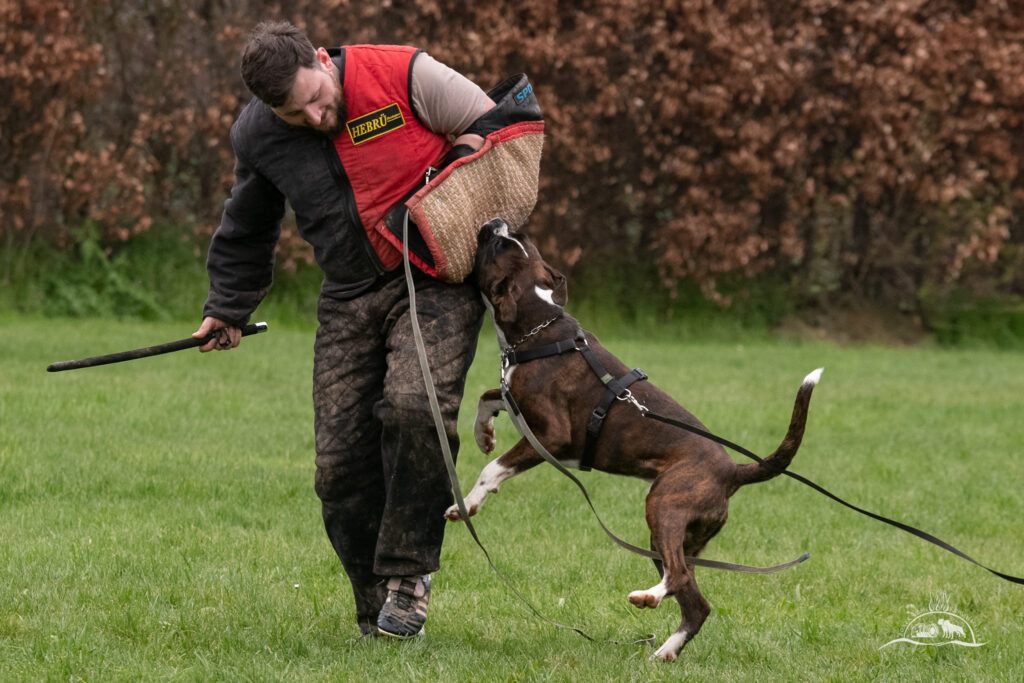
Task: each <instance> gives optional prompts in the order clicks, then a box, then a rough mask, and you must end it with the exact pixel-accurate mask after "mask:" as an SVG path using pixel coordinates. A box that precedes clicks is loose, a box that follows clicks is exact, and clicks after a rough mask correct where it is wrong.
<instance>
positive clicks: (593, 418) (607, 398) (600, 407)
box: [579, 346, 647, 472]
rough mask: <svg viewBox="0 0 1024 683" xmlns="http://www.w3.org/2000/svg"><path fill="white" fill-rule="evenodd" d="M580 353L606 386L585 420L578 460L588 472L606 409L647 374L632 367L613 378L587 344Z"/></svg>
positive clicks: (592, 464)
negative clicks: (585, 427)
mask: <svg viewBox="0 0 1024 683" xmlns="http://www.w3.org/2000/svg"><path fill="white" fill-rule="evenodd" d="M580 353H582V354H583V357H584V358H585V359H586V360H587V365H589V366H590V369H591V370H593V371H594V374H595V375H597V377H598V379H600V380H601V382H603V383H604V385H605V387H606V390H605V392H604V396H602V397H601V402H600V403H598V404H597V407H596V408H594V412H593V413H591V414H590V419H589V420H587V440H586V442H585V443H584V444H583V457H582V459H581V460H580V465H579V469H580V471H581V472H589V471H590V470H591V469H592V468H593V466H594V456H595V455H596V453H597V439H598V437H599V436H601V427H603V426H604V419H605V418H606V417H608V410H609V409H610V408H611V407H612V403H614V402H615V399H617V398H623V397H625V395H626V392H627V391H628V390H629V386H630V385H631V384H633V383H634V382H639V381H640V380H645V379H647V374H646V373H644V371H643V370H641V369H640V368H634V369H632V370H630V371H629V372H627V373H626V374H625V375H623V376H622V377H619V378H618V379H615V378H613V377H612V376H611V374H609V372H608V371H607V370H605V368H604V366H603V365H601V362H600V361H599V360H597V356H595V355H594V352H593V351H591V350H590V347H589V346H583V347H581V348H580Z"/></svg>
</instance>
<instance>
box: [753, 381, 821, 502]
mask: <svg viewBox="0 0 1024 683" xmlns="http://www.w3.org/2000/svg"><path fill="white" fill-rule="evenodd" d="M823 371H824V368H818V369H817V370H815V371H814V372H812V373H811V374H809V375H807V377H804V381H803V383H802V384H801V385H800V390H799V391H797V393H796V402H795V404H794V405H793V418H792V419H791V420H790V422H789V431H787V432H786V437H785V438H784V439H783V440H782V443H781V444H779V447H778V448H776V449H775V452H774V453H772V454H771V455H769V456H768V457H767V458H765V459H764V460H763V461H762V462H752V463H743V464H737V465H736V488H739V487H740V486H745V485H747V484H756V483H757V482H759V481H768V480H769V479H772V478H773V477H777V476H779V475H780V474H782V471H783V470H785V469H786V468H787V467H789V463H791V462H792V461H793V456H794V455H796V452H797V449H799V448H800V442H801V441H802V440H803V438H804V426H805V425H806V424H807V408H808V406H809V405H810V403H811V393H812V392H813V391H814V387H815V386H816V385H817V384H818V380H820V379H821V373H822V372H823Z"/></svg>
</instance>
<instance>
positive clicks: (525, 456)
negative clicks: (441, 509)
mask: <svg viewBox="0 0 1024 683" xmlns="http://www.w3.org/2000/svg"><path fill="white" fill-rule="evenodd" d="M542 462H544V459H543V458H542V457H541V456H540V455H538V454H537V451H535V450H533V447H532V446H531V445H530V444H529V442H527V440H526V439H520V440H519V442H518V443H516V445H515V446H513V447H512V448H511V449H509V451H508V452H507V453H505V454H504V455H502V456H500V457H498V458H495V459H494V460H492V461H490V462H489V463H487V464H486V465H485V466H484V468H483V470H482V471H481V472H480V476H479V477H477V480H476V484H474V485H473V488H472V490H471V491H470V492H469V493H468V494H466V498H465V503H466V512H468V513H469V516H470V517H472V516H473V515H475V514H476V513H477V512H479V511H480V507H481V506H482V505H483V504H484V501H485V500H487V495H488V494H489V493H497V492H498V486H499V485H500V484H501V483H502V482H504V481H506V480H508V479H511V478H512V477H514V476H516V475H517V474H519V473H520V472H525V471H526V470H528V469H530V468H531V467H533V466H534V465H538V464H540V463H542ZM444 516H445V517H447V518H448V519H449V520H451V521H453V522H461V521H462V513H460V512H459V506H458V505H452V506H451V507H450V508H448V509H447V510H446V511H445V513H444Z"/></svg>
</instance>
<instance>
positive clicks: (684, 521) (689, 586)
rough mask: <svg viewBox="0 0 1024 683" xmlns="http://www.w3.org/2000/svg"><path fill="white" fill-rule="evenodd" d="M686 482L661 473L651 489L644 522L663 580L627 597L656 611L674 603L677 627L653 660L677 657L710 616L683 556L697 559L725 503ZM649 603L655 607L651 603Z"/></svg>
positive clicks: (719, 521) (719, 525) (715, 529)
mask: <svg viewBox="0 0 1024 683" xmlns="http://www.w3.org/2000/svg"><path fill="white" fill-rule="evenodd" d="M687 483H688V484H689V485H684V480H682V479H680V478H678V477H674V476H664V475H663V476H662V477H659V479H658V480H657V481H656V482H655V485H654V486H653V487H652V488H651V493H650V494H648V497H647V524H648V526H649V527H650V529H651V547H652V548H653V549H654V550H655V551H656V552H657V553H658V555H660V556H661V563H662V579H661V583H659V584H658V585H657V586H655V587H654V588H652V589H649V590H647V591H636V592H634V593H631V594H630V602H632V603H633V604H634V605H636V606H638V607H655V606H657V604H658V603H660V602H661V600H662V599H663V598H665V597H667V596H669V595H671V596H674V597H675V599H676V601H677V602H678V603H679V608H680V611H681V613H682V620H681V622H680V624H679V628H678V629H677V630H676V632H675V633H673V634H672V635H671V636H669V637H668V639H667V640H666V641H665V642H664V643H662V645H661V647H659V648H658V650H657V651H656V652H655V653H654V655H653V656H652V659H660V660H662V661H665V662H671V661H673V660H675V659H676V658H677V657H678V656H679V653H680V652H681V651H682V649H683V647H684V646H685V645H686V644H687V643H688V642H690V640H691V639H692V638H693V637H694V636H695V635H697V632H698V631H699V630H700V628H701V626H702V625H703V624H704V621H705V620H706V619H707V617H708V614H710V613H711V605H710V604H709V603H708V601H707V600H705V599H704V596H703V595H701V593H700V590H699V589H698V588H697V579H696V577H695V576H694V573H693V567H692V566H691V565H688V564H687V561H686V558H687V557H697V556H698V555H699V554H700V552H701V551H702V550H704V546H705V545H707V543H708V541H709V540H711V538H713V537H714V535H715V534H717V533H718V532H719V530H721V528H722V526H723V525H724V524H725V520H726V517H727V509H726V507H725V500H724V499H721V500H720V499H719V498H718V497H717V496H713V495H710V494H709V491H710V490H711V489H710V488H709V487H708V486H706V485H705V484H703V482H699V481H698V482H696V483H695V482H693V481H692V479H691V480H689V482H687ZM702 493H703V494H704V495H702ZM652 601H653V602H654V604H650V603H651V602H652Z"/></svg>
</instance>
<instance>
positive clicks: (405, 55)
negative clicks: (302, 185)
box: [334, 45, 451, 269]
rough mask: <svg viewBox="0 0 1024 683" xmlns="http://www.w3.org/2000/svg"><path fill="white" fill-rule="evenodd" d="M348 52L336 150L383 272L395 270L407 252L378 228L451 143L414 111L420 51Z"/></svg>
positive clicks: (378, 48)
mask: <svg viewBox="0 0 1024 683" xmlns="http://www.w3.org/2000/svg"><path fill="white" fill-rule="evenodd" d="M344 50H345V73H344V83H343V84H342V88H343V90H344V93H345V104H346V106H347V108H348V120H347V122H346V126H345V130H344V131H343V132H342V133H341V135H339V136H338V137H337V138H335V140H334V147H335V149H336V150H337V151H338V158H339V159H341V164H342V166H343V167H344V169H345V174H346V175H347V176H348V179H349V182H350V183H351V184H352V191H353V192H354V193H355V199H356V209H357V211H358V212H359V218H360V220H361V221H362V223H363V229H364V230H366V234H367V236H368V237H369V239H370V244H372V245H373V248H374V250H375V251H376V252H377V256H379V257H380V260H381V262H382V263H383V265H384V267H385V268H388V269H391V268H395V267H397V266H398V265H399V264H400V263H401V262H402V253H401V251H400V250H399V249H397V248H395V246H394V245H392V244H391V243H390V242H389V241H388V240H387V239H385V238H384V237H383V235H382V234H381V232H380V231H379V230H378V226H379V225H380V224H381V221H382V220H383V218H384V215H385V213H386V212H387V211H388V209H390V208H391V207H392V206H394V205H395V204H396V203H398V201H399V200H400V199H402V197H404V196H405V195H406V194H408V192H409V191H410V190H412V189H413V188H415V187H416V185H417V184H418V183H420V182H422V181H423V175H424V173H425V172H426V170H427V168H428V167H429V166H431V165H433V164H436V163H437V162H438V161H439V160H440V159H441V157H442V156H444V154H445V152H447V151H448V148H449V147H450V146H451V144H450V142H449V141H448V138H447V136H445V135H439V134H437V133H434V132H433V131H431V130H430V129H428V128H426V127H425V126H423V124H421V123H420V121H419V119H417V118H416V116H415V115H414V114H413V112H412V104H411V103H410V101H409V100H410V84H409V75H410V72H411V68H410V65H411V62H412V58H413V55H415V54H416V50H415V48H411V47H402V46H391V45H350V46H346V47H345V48H344Z"/></svg>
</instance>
